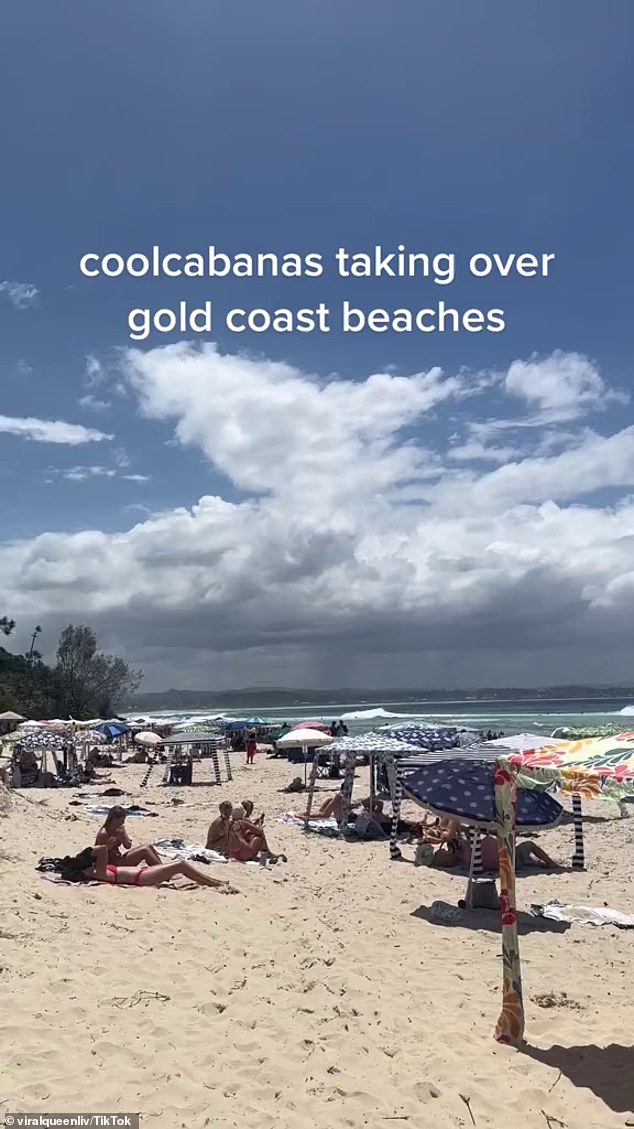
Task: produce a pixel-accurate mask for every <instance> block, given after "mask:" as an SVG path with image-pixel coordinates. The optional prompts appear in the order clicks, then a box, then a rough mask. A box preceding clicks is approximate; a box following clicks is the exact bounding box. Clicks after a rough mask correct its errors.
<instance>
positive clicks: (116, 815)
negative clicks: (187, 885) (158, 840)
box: [95, 804, 162, 866]
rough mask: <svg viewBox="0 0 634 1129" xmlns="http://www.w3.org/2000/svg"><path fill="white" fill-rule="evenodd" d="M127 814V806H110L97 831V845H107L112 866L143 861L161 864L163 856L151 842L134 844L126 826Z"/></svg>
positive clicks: (153, 864)
mask: <svg viewBox="0 0 634 1129" xmlns="http://www.w3.org/2000/svg"><path fill="white" fill-rule="evenodd" d="M126 815H127V812H126V810H125V808H121V807H119V806H118V804H115V805H114V807H112V808H110V811H109V812H108V815H107V816H106V819H105V822H104V824H103V826H102V827H101V828H100V829H99V831H98V832H97V838H96V839H95V846H96V847H106V849H107V851H108V862H109V863H110V865H111V866H137V865H138V864H139V863H141V862H142V863H145V864H146V866H161V865H162V863H161V856H160V855H159V854H158V853H157V851H155V849H154V847H152V846H151V845H150V844H149V843H145V844H143V845H141V846H138V847H133V846H132V841H131V840H130V838H129V836H128V833H127V831H126V828H125V820H126Z"/></svg>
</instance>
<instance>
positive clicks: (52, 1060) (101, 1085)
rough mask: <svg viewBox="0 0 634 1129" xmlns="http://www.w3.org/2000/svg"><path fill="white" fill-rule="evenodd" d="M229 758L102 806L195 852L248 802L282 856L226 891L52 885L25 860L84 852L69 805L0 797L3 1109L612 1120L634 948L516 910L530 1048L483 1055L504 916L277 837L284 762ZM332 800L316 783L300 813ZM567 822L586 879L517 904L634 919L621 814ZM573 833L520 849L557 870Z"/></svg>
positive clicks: (269, 1122) (571, 1122) (245, 1120)
mask: <svg viewBox="0 0 634 1129" xmlns="http://www.w3.org/2000/svg"><path fill="white" fill-rule="evenodd" d="M232 761H233V766H234V780H233V782H232V783H225V784H223V785H222V787H212V786H206V785H201V786H194V787H189V788H166V787H162V786H161V784H160V781H161V776H162V773H161V770H160V769H159V768H156V769H154V772H153V774H152V776H151V777H150V783H149V786H148V787H147V788H144V789H140V787H139V785H140V781H141V779H142V777H143V775H144V773H145V771H146V770H145V768H144V767H143V766H128V767H126V768H121V769H119V768H115V769H113V770H112V773H111V775H112V776H113V778H114V779H115V781H116V783H117V785H119V787H122V788H125V789H126V796H125V797H123V798H122V799H121V800H120V801H113V800H105V802H106V803H112V802H121V803H127V804H130V803H137V804H143V805H147V806H148V808H150V810H152V811H155V812H156V813H157V815H156V817H154V818H132V817H131V818H129V819H128V824H127V826H128V830H129V833H130V835H131V837H132V838H133V840H134V841H135V842H147V841H153V840H156V839H162V838H172V837H180V838H183V839H185V840H187V841H189V842H196V843H200V842H203V843H204V841H205V836H206V830H207V827H208V825H209V822H210V821H211V819H212V818H214V816H215V815H216V814H217V808H218V804H219V803H220V801H221V800H225V799H230V800H231V801H232V802H233V803H238V802H240V801H241V800H243V799H253V800H254V801H255V804H256V810H257V811H258V812H259V811H261V810H263V811H265V812H266V816H267V818H266V828H267V832H268V834H269V838H270V841H271V844H272V847H273V849H279V850H281V851H284V853H285V854H286V855H287V856H288V862H287V863H286V864H284V863H279V864H278V865H277V866H274V867H268V868H263V867H260V866H258V865H253V866H244V865H241V864H239V863H229V864H226V865H216V866H211V867H209V868H208V871H207V872H208V873H210V874H212V875H213V876H214V877H219V878H221V879H224V878H227V877H230V879H231V882H232V883H233V884H234V885H235V886H237V887H238V889H239V891H240V894H239V895H238V896H235V897H229V896H225V895H222V894H219V893H216V892H215V891H213V890H209V889H203V888H194V889H192V888H161V889H158V890H156V889H143V888H134V887H129V888H121V887H119V888H115V887H110V886H96V885H90V886H68V885H58V884H54V883H52V882H50V881H47V880H45V879H44V878H43V877H42V876H41V875H40V874H38V873H37V872H36V871H35V869H34V868H35V865H36V864H37V862H38V859H39V858H40V856H43V855H63V854H65V853H75V852H76V851H78V850H80V849H81V848H82V847H84V846H86V845H88V844H89V843H91V842H92V841H93V840H94V836H95V834H96V832H97V830H98V828H99V826H100V821H99V819H97V818H95V817H91V816H89V815H88V814H86V812H85V810H84V809H83V808H82V806H71V805H70V803H69V801H71V799H73V798H74V797H75V795H76V790H75V789H59V790H48V791H40V790H35V789H30V790H28V791H23V792H20V793H11V794H7V793H4V794H3V808H4V809H5V810H4V811H3V815H2V817H1V818H0V829H1V832H2V857H1V860H0V867H1V872H2V886H1V889H2V897H1V901H2V908H3V913H2V922H3V924H2V930H1V933H0V958H1V959H0V964H1V966H2V977H3V999H4V1009H3V1017H2V1021H1V1025H2V1047H3V1080H4V1085H3V1090H2V1103H1V1104H2V1113H3V1114H6V1113H7V1112H9V1111H33V1112H50V1111H102V1112H103V1111H110V1112H115V1113H122V1112H140V1113H141V1115H142V1118H141V1123H142V1125H148V1126H152V1127H156V1129H167V1127H169V1129H173V1127H174V1126H184V1127H186V1129H198V1127H199V1126H200V1127H203V1126H206V1125H209V1126H214V1127H216V1126H218V1127H220V1126H223V1127H224V1126H227V1127H228V1126H236V1127H237V1126H240V1127H241V1129H251V1127H257V1129H269V1127H271V1129H273V1127H275V1129H286V1127H288V1129H291V1127H292V1129H298V1127H299V1129H301V1127H302V1126H316V1127H319V1129H321V1127H322V1126H323V1127H326V1126H328V1127H339V1126H341V1127H344V1126H349V1127H357V1126H359V1127H360V1126H369V1127H375V1126H376V1127H378V1126H385V1127H388V1126H391V1125H395V1126H403V1127H404V1129H440V1127H443V1129H446V1127H447V1126H460V1127H467V1129H468V1127H469V1126H477V1129H485V1127H490V1129H500V1127H501V1126H510V1127H511V1129H516V1127H517V1129H519V1127H520V1126H521V1127H522V1129H546V1127H547V1126H548V1129H552V1127H554V1129H560V1127H561V1126H563V1127H565V1129H581V1127H582V1126H583V1129H612V1127H616V1126H622V1125H624V1124H626V1123H627V1118H628V1116H631V1114H632V1111H633V1110H634V1071H633V1067H634V1051H633V1050H632V1048H631V1046H630V1045H629V1044H631V1029H632V1021H631V1014H632V1005H631V1000H630V998H629V997H630V993H631V969H632V961H633V958H634V933H632V932H627V931H624V930H619V929H617V928H615V927H613V926H604V927H601V928H593V927H591V926H582V925H573V926H571V927H570V928H569V929H567V930H565V931H564V932H560V931H557V930H555V929H554V928H551V927H550V926H551V925H552V923H548V922H540V921H538V920H535V919H529V918H527V917H526V918H525V917H522V919H521V927H520V933H521V937H520V941H521V949H522V960H523V975H524V997H525V1006H526V1039H527V1046H526V1048H524V1049H522V1050H521V1051H517V1050H514V1049H512V1048H509V1047H504V1046H501V1045H499V1044H497V1043H496V1042H495V1041H494V1039H493V1029H494V1025H495V1021H496V1018H497V1016H498V1013H499V1010H500V1004H501V958H500V927H499V914H497V913H493V912H488V913H487V912H486V911H478V912H476V913H474V914H473V915H471V917H470V918H469V919H468V920H466V921H463V923H462V924H460V925H457V926H443V925H438V924H433V923H431V922H430V921H429V920H428V919H427V915H426V910H427V909H428V907H429V906H430V905H431V903H432V902H433V901H434V900H436V899H442V900H444V901H447V902H451V903H453V904H456V902H457V901H458V899H459V898H461V897H463V895H464V888H465V878H464V876H460V875H458V874H456V873H446V872H439V871H435V870H430V869H428V868H426V867H421V868H414V867H413V866H412V865H409V864H408V863H407V862H402V863H391V862H390V860H389V852H388V847H387V844H386V843H380V842H379V843H376V842H375V843H347V842H342V841H339V840H336V839H329V838H325V837H322V836H318V835H311V834H309V835H305V834H303V833H302V832H301V831H300V830H298V829H297V828H296V827H293V826H287V825H283V824H279V823H277V822H276V820H277V818H278V817H279V816H281V815H282V814H283V813H284V812H285V811H287V810H293V809H294V810H301V808H302V796H301V795H299V796H293V795H287V794H285V793H283V792H282V791H281V789H282V788H283V787H284V786H285V785H287V784H288V782H289V780H290V779H291V777H292V776H293V775H295V770H294V769H293V766H290V765H289V764H287V763H286V761H283V760H269V759H267V758H266V757H265V756H263V755H258V756H257V758H256V763H255V765H254V766H253V767H252V768H247V767H246V766H245V765H244V758H243V756H242V755H240V754H236V755H234V756H233V758H232ZM196 773H197V777H198V778H200V779H203V778H207V779H208V778H209V777H208V774H209V766H208V765H207V766H205V765H204V764H203V765H202V766H200V767H199V768H197V770H196ZM108 774H109V775H110V772H109V773H108ZM366 774H367V769H363V768H361V769H359V770H358V780H357V783H356V786H355V795H356V796H357V795H358V796H360V795H363V794H365V793H366V792H367V775H366ZM103 787H104V786H102V785H100V786H97V787H96V788H95V789H94V791H96V792H99V791H102V790H103ZM337 788H338V784H337V782H335V781H320V792H319V795H318V797H317V799H318V801H319V800H321V799H323V798H324V796H325V795H326V794H327V793H329V792H333V791H336V790H337ZM85 791H88V789H85ZM90 791H91V792H92V791H93V789H92V788H91V789H90ZM174 800H181V801H183V802H182V803H178V804H175V803H174V802H173V801H174ZM564 803H565V804H566V806H569V805H568V801H564ZM405 810H406V812H407V811H409V812H410V813H411V814H415V813H418V814H419V813H420V809H417V808H415V807H413V805H409V804H408V805H406V807H405ZM584 813H585V815H586V824H585V836H586V854H587V860H588V861H587V865H588V870H587V872H586V873H572V872H566V873H563V874H554V873H530V874H527V875H522V876H521V877H519V878H518V882H517V896H518V907H519V909H520V911H521V910H526V909H528V907H529V906H530V904H531V903H540V904H543V903H544V902H546V901H548V900H551V899H554V898H557V899H559V900H560V901H562V902H572V903H577V904H586V905H593V906H603V905H604V904H605V905H608V906H610V907H612V908H615V909H619V910H621V911H623V912H629V913H632V912H634V891H633V889H632V884H631V873H630V870H631V860H632V857H633V855H632V845H633V843H634V819H632V820H621V819H619V816H618V811H617V809H616V806H615V805H614V804H610V803H607V802H601V801H594V802H588V803H587V804H585V805H584ZM572 838H573V836H572V826H571V825H570V824H565V825H561V826H559V827H558V828H556V829H555V830H553V831H549V832H547V833H545V834H542V835H540V836H539V839H538V841H539V843H540V844H541V845H543V846H544V847H545V849H546V850H547V851H548V852H549V853H550V854H551V855H553V856H554V857H555V858H557V859H558V860H559V861H561V862H562V863H564V864H566V865H569V863H570V858H571V855H572V849H573V842H572ZM404 854H405V855H406V857H407V858H408V859H411V858H412V856H413V851H412V848H407V847H404Z"/></svg>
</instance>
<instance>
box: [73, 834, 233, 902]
mask: <svg viewBox="0 0 634 1129" xmlns="http://www.w3.org/2000/svg"><path fill="white" fill-rule="evenodd" d="M57 862H58V865H57V867H56V869H57V871H58V873H59V874H61V875H62V877H63V878H65V879H66V880H67V881H70V882H83V881H86V880H88V881H90V880H92V881H95V880H96V881H97V882H107V883H109V884H110V885H111V886H160V885H161V884H162V883H163V882H169V881H170V879H172V878H175V877H176V876H177V875H182V876H183V878H189V880H190V882H196V883H197V884H198V885H199V886H211V887H213V889H215V890H220V891H221V892H222V893H223V894H237V892H238V891H237V890H235V889H234V888H233V886H230V884H229V883H228V882H219V881H218V879H217V878H209V877H208V875H206V874H203V872H202V871H201V870H198V869H197V868H196V867H195V866H192V864H191V863H190V862H187V861H186V860H185V859H179V860H177V861H175V862H163V863H160V864H159V865H158V866H138V867H137V866H113V865H112V863H109V862H108V848H107V847H106V846H105V845H104V846H101V847H87V848H86V849H85V850H83V851H80V853H79V854H78V855H75V857H74V858H69V857H67V858H65V859H58V860H57Z"/></svg>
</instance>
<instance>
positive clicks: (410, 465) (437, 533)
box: [0, 344, 634, 687]
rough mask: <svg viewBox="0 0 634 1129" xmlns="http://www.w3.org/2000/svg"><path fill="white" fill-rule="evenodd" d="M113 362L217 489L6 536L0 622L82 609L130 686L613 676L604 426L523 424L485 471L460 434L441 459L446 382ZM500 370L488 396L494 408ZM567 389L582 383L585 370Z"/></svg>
mask: <svg viewBox="0 0 634 1129" xmlns="http://www.w3.org/2000/svg"><path fill="white" fill-rule="evenodd" d="M564 362H565V357H564V355H563V354H557V355H556V357H555V360H554V361H552V362H549V361H548V359H546V360H545V361H544V364H549V363H550V364H551V367H552V368H555V369H557V370H558V371H561V372H564V371H566V365H567V362H565V363H564ZM521 363H524V362H521ZM526 363H527V364H528V363H533V362H532V361H531V362H526ZM574 364H576V362H573V361H570V365H571V366H573V365H574ZM122 367H123V371H124V379H125V380H126V382H127V384H128V386H129V388H130V389H131V390H132V392H133V394H134V396H135V397H136V400H137V404H138V409H139V411H140V412H141V414H142V415H143V416H144V417H145V419H146V420H148V421H152V420H157V421H162V423H163V424H166V423H167V424H169V425H170V426H171V427H172V429H173V434H174V439H175V441H176V443H177V444H178V445H180V446H182V447H186V448H191V449H194V450H198V451H201V452H202V453H203V454H204V456H205V457H206V458H207V460H208V461H209V463H210V464H212V465H213V467H214V468H215V469H216V471H217V472H220V473H221V474H222V475H223V476H224V478H225V479H228V480H229V481H230V483H231V486H232V490H231V495H230V496H229V497H227V498H223V497H219V496H208V495H206V496H203V497H202V498H200V500H199V502H198V503H197V504H196V505H194V506H192V507H190V508H184V507H183V508H178V509H176V510H169V511H166V512H164V513H158V514H157V513H153V514H151V515H147V516H141V517H140V518H139V521H138V523H137V524H134V525H133V526H132V527H131V528H128V529H124V530H122V531H118V532H114V533H106V532H102V531H99V530H84V531H81V532H77V533H42V534H41V535H40V536H39V537H35V538H33V539H31V540H26V541H19V542H8V543H5V544H4V545H3V546H0V586H1V587H2V589H3V591H4V593H5V603H6V606H7V607H8V609H9V611H10V613H11V615H12V617H13V618H16V619H17V618H18V617H28V618H33V617H34V616H35V617H37V619H36V622H41V621H42V620H44V621H45V623H46V625H47V627H48V630H49V631H50V632H54V631H55V630H57V628H58V627H61V626H63V625H64V622H66V621H68V619H69V617H72V618H73V619H75V620H77V618H78V617H80V616H81V617H84V618H85V619H87V620H89V621H90V622H94V624H95V626H96V627H97V629H98V630H99V632H100V635H101V637H102V639H103V641H104V645H107V646H109V647H116V648H119V649H122V650H124V651H125V653H126V654H127V655H128V656H129V657H130V658H131V659H133V660H134V661H135V662H140V663H141V664H142V665H143V666H144V667H145V668H146V671H147V672H148V675H149V679H148V681H149V684H150V685H152V684H154V685H157V684H158V685H174V684H180V685H184V686H187V685H190V686H192V685H198V686H203V687H204V686H210V685H212V684H214V685H225V686H226V685H230V684H231V683H232V682H233V683H234V684H245V683H247V682H248V681H257V682H260V683H268V684H271V683H280V682H282V683H284V682H286V683H288V684H291V685H292V684H295V685H298V684H302V683H304V684H320V685H329V686H332V685H335V686H336V685H340V686H344V685H369V686H373V685H376V686H390V685H391V686H397V685H416V684H418V685H419V686H420V685H427V686H433V685H443V684H445V685H450V686H451V685H460V684H463V685H464V684H469V685H474V684H475V685H483V684H487V683H488V684H496V683H498V684H503V685H504V684H506V685H508V684H509V683H513V682H515V683H516V684H522V683H524V684H525V685H535V684H539V683H542V684H543V683H547V682H553V681H555V682H556V681H559V682H570V681H574V680H575V679H581V678H582V679H595V680H598V681H601V682H606V681H608V680H610V679H617V678H619V677H622V671H623V669H626V667H625V665H624V664H625V663H626V661H627V655H628V654H629V649H630V639H629V623H630V620H631V615H632V614H633V613H634V583H633V582H632V560H633V559H634V556H633V553H634V426H631V425H630V426H628V421H627V420H625V419H623V420H622V426H621V428H620V430H617V431H615V432H614V433H612V434H605V435H601V434H598V433H596V432H594V431H591V430H589V429H585V430H584V431H583V433H581V434H577V433H576V432H574V433H573V434H572V435H571V436H570V437H569V439H568V440H566V438H565V436H564V439H563V444H562V445H559V446H557V445H556V444H550V446H549V450H548V451H545V452H542V453H540V443H541V439H542V437H541V435H540V434H539V432H538V429H535V432H534V446H533V447H531V444H530V440H531V438H532V436H533V432H530V433H527V434H526V442H525V443H524V445H523V447H522V451H521V453H520V454H517V453H516V452H515V450H514V449H510V448H509V450H508V451H507V452H505V454H507V455H508V458H507V459H506V460H505V461H504V462H503V464H502V465H497V463H499V462H500V461H501V459H500V458H498V459H497V462H496V461H495V460H493V461H494V463H495V465H493V466H490V467H487V466H486V461H487V459H486V458H485V456H484V455H483V453H482V451H481V450H480V449H476V448H473V449H472V451H471V454H470V455H469V452H468V451H467V452H465V451H463V452H462V453H461V454H459V456H458V458H455V459H454V460H453V464H454V465H452V462H450V461H449V459H448V458H447V457H446V453H445V450H444V447H445V444H443V442H442V441H441V436H442V424H443V421H444V419H445V418H446V419H447V420H448V421H451V418H452V417H453V415H454V414H455V412H456V408H457V405H460V404H462V403H463V401H464V399H465V397H466V396H468V395H469V394H470V392H471V390H472V385H471V381H470V376H469V374H468V373H462V374H460V375H458V376H452V375H445V374H443V373H442V372H441V371H440V370H438V369H431V370H430V371H429V372H419V373H414V374H413V375H411V376H408V377H404V376H397V375H394V374H386V373H377V374H373V375H371V376H369V377H367V378H365V379H358V380H356V381H343V380H327V381H326V380H320V379H318V378H316V377H314V376H310V375H308V374H305V373H302V372H301V371H299V370H298V369H296V368H293V367H292V366H289V365H284V364H278V363H273V362H270V361H265V360H254V359H250V358H245V357H240V356H229V355H223V354H222V353H221V352H220V351H219V350H218V349H217V348H216V347H215V346H207V347H204V348H202V349H199V348H195V347H193V346H189V345H186V344H181V345H175V346H167V347H165V348H157V349H154V350H151V351H149V352H145V353H144V352H142V351H140V350H130V351H128V352H127V353H126V354H125V355H124V357H123V360H122ZM512 369H513V366H511V367H510V369H509V372H510V371H511V370H512ZM515 372H516V373H517V369H516V370H515ZM506 377H508V373H507V374H505V377H504V379H502V380H501V381H499V382H498V385H497V387H498V388H499V389H501V394H502V395H503V396H505V397H506V398H507V401H508V400H511V401H512V400H515V399H516V397H517V393H516V392H515V391H511V390H510V389H507V388H506ZM516 380H517V377H514V381H516ZM577 387H578V389H579V387H580V388H581V392H580V393H579V394H580V395H581V396H582V397H585V396H586V395H587V393H586V391H584V389H586V388H587V382H586V383H585V384H584V383H582V385H581V386H577ZM489 391H490V389H489ZM606 392H609V390H608V389H607V386H606ZM553 395H554V394H552V392H551V393H548V396H549V397H550V399H549V400H548V404H546V399H547V393H546V392H545V391H542V393H541V399H540V410H542V408H543V409H544V410H546V408H547V407H548V408H549V409H550V408H551V407H553V404H554V401H553ZM586 402H587V401H586ZM554 406H555V407H556V408H557V410H560V409H561V403H559V406H558V407H557V405H554ZM562 410H563V409H562ZM567 410H571V409H570V402H568V409H567ZM432 424H433V426H432ZM553 427H554V425H549V429H550V431H552V429H553ZM439 429H440V430H439ZM487 458H488V456H487ZM456 462H458V463H459V465H458V466H456V465H455V463H456ZM119 470H123V471H124V472H125V473H126V474H128V468H127V467H120V468H119ZM129 477H139V476H132V475H129ZM606 491H609V492H610V493H609V494H606ZM608 498H609V501H608Z"/></svg>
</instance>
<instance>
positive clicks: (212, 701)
mask: <svg viewBox="0 0 634 1129" xmlns="http://www.w3.org/2000/svg"><path fill="white" fill-rule="evenodd" d="M536 698H537V699H543V700H544V701H554V700H557V699H570V700H573V699H575V698H576V699H587V698H634V687H632V686H629V687H622V686H547V687H542V688H540V689H535V688H528V689H527V688H517V687H513V688H511V687H505V688H500V687H488V688H483V689H481V690H455V689H454V690H451V689H440V690H394V689H384V690H359V689H357V690H354V689H349V688H347V689H341V688H339V689H334V690H306V689H294V688H288V687H265V686H252V687H245V688H243V689H238V690H164V691H159V692H157V693H145V694H137V695H136V697H135V698H134V699H133V700H132V702H131V704H130V706H129V708H130V709H131V710H138V711H139V712H140V713H141V712H144V711H147V710H149V711H152V710H214V709H234V710H235V709H242V708H243V707H245V708H246V707H251V706H259V707H261V708H262V709H265V708H267V709H271V708H275V707H279V708H280V709H292V708H293V707H294V706H297V707H301V708H305V707H308V706H329V705H332V704H333V703H336V704H338V705H343V704H349V705H365V704H368V705H370V704H374V703H376V702H389V703H400V704H401V705H407V704H411V703H413V702H429V703H433V702H479V701H493V702H495V701H497V702H503V701H521V700H522V699H531V700H534V699H536Z"/></svg>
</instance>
